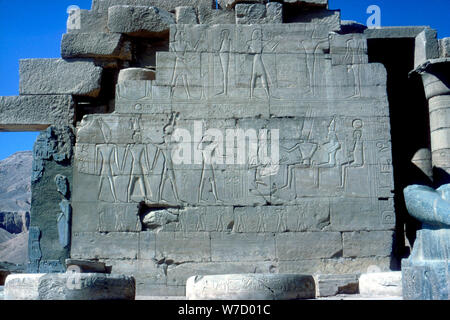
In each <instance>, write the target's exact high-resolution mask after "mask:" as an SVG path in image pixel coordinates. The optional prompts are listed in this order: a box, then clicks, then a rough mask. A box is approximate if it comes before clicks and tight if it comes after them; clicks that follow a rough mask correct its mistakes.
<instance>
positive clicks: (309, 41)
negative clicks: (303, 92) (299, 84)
mask: <svg viewBox="0 0 450 320" xmlns="http://www.w3.org/2000/svg"><path fill="white" fill-rule="evenodd" d="M315 32H316V26H314V28H313V29H312V30H311V33H310V35H309V38H306V39H303V40H301V42H300V45H301V47H300V48H301V49H303V50H304V52H305V60H306V69H307V72H306V76H307V79H308V83H309V90H308V92H307V93H311V94H312V95H313V96H315V95H316V92H315V91H316V69H317V60H318V59H317V54H318V53H319V50H320V48H321V45H322V44H323V43H327V42H328V38H323V39H317V38H315Z"/></svg>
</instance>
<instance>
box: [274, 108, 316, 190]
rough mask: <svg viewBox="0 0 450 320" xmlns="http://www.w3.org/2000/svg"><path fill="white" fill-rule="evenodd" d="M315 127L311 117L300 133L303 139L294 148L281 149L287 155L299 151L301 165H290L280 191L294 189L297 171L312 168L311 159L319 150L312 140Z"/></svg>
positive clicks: (306, 120)
mask: <svg viewBox="0 0 450 320" xmlns="http://www.w3.org/2000/svg"><path fill="white" fill-rule="evenodd" d="M308 114H310V113H308ZM310 115H311V114H310ZM313 126H314V120H311V119H309V117H306V118H305V119H304V121H303V128H302V129H301V131H300V137H301V138H300V140H299V142H298V143H297V144H295V145H294V146H293V147H292V148H284V147H281V148H282V149H284V150H285V151H286V152H287V153H292V152H294V151H297V152H298V153H297V161H298V162H299V163H296V164H290V165H288V166H287V178H286V183H285V184H284V185H283V186H282V187H281V188H278V190H285V189H291V188H292V184H293V180H294V176H295V170H296V169H304V168H310V167H311V165H312V163H311V159H312V158H313V157H314V155H315V153H316V151H317V149H318V148H319V145H318V144H317V143H315V142H313V141H312V140H311V135H312V132H313Z"/></svg>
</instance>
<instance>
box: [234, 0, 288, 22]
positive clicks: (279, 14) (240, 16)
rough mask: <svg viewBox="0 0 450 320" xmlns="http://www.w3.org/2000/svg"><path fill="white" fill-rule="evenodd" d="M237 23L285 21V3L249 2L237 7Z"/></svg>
mask: <svg viewBox="0 0 450 320" xmlns="http://www.w3.org/2000/svg"><path fill="white" fill-rule="evenodd" d="M235 12H236V24H262V23H283V5H282V4H281V3H278V2H272V3H268V4H267V5H265V4H261V3H255V4H248V3H239V4H237V5H236V7H235Z"/></svg>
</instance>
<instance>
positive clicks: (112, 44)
mask: <svg viewBox="0 0 450 320" xmlns="http://www.w3.org/2000/svg"><path fill="white" fill-rule="evenodd" d="M61 56H62V57H63V58H66V59H68V58H109V59H120V60H131V58H132V53H131V44H130V42H129V41H125V40H124V37H123V35H121V34H115V33H67V34H64V35H63V39H62V43H61Z"/></svg>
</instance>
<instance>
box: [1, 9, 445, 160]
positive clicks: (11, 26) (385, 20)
mask: <svg viewBox="0 0 450 320" xmlns="http://www.w3.org/2000/svg"><path fill="white" fill-rule="evenodd" d="M168 1H170V0H168ZM329 3H330V9H341V12H342V19H345V20H356V21H358V22H360V23H363V24H365V23H366V21H367V18H368V17H369V15H368V14H367V13H366V9H367V7H368V6H370V5H373V4H375V5H378V6H379V7H380V8H381V25H382V26H406V25H429V26H431V27H432V28H434V29H437V30H438V36H439V37H440V38H443V37H450V23H449V20H450V19H449V17H450V0H428V1H424V0H329ZM73 4H75V5H78V6H79V7H80V8H82V9H90V7H91V0H39V1H33V0H13V1H12V0H0V75H1V76H0V96H9V95H17V94H18V91H19V59H24V58H57V57H59V56H60V41H61V36H62V34H63V33H65V30H66V19H67V13H66V9H67V7H68V6H69V5H73ZM36 136H37V134H36V133H0V160H1V159H4V158H6V157H8V156H9V155H11V154H13V153H14V152H16V151H23V150H31V149H32V146H33V143H34V140H35V139H36Z"/></svg>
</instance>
